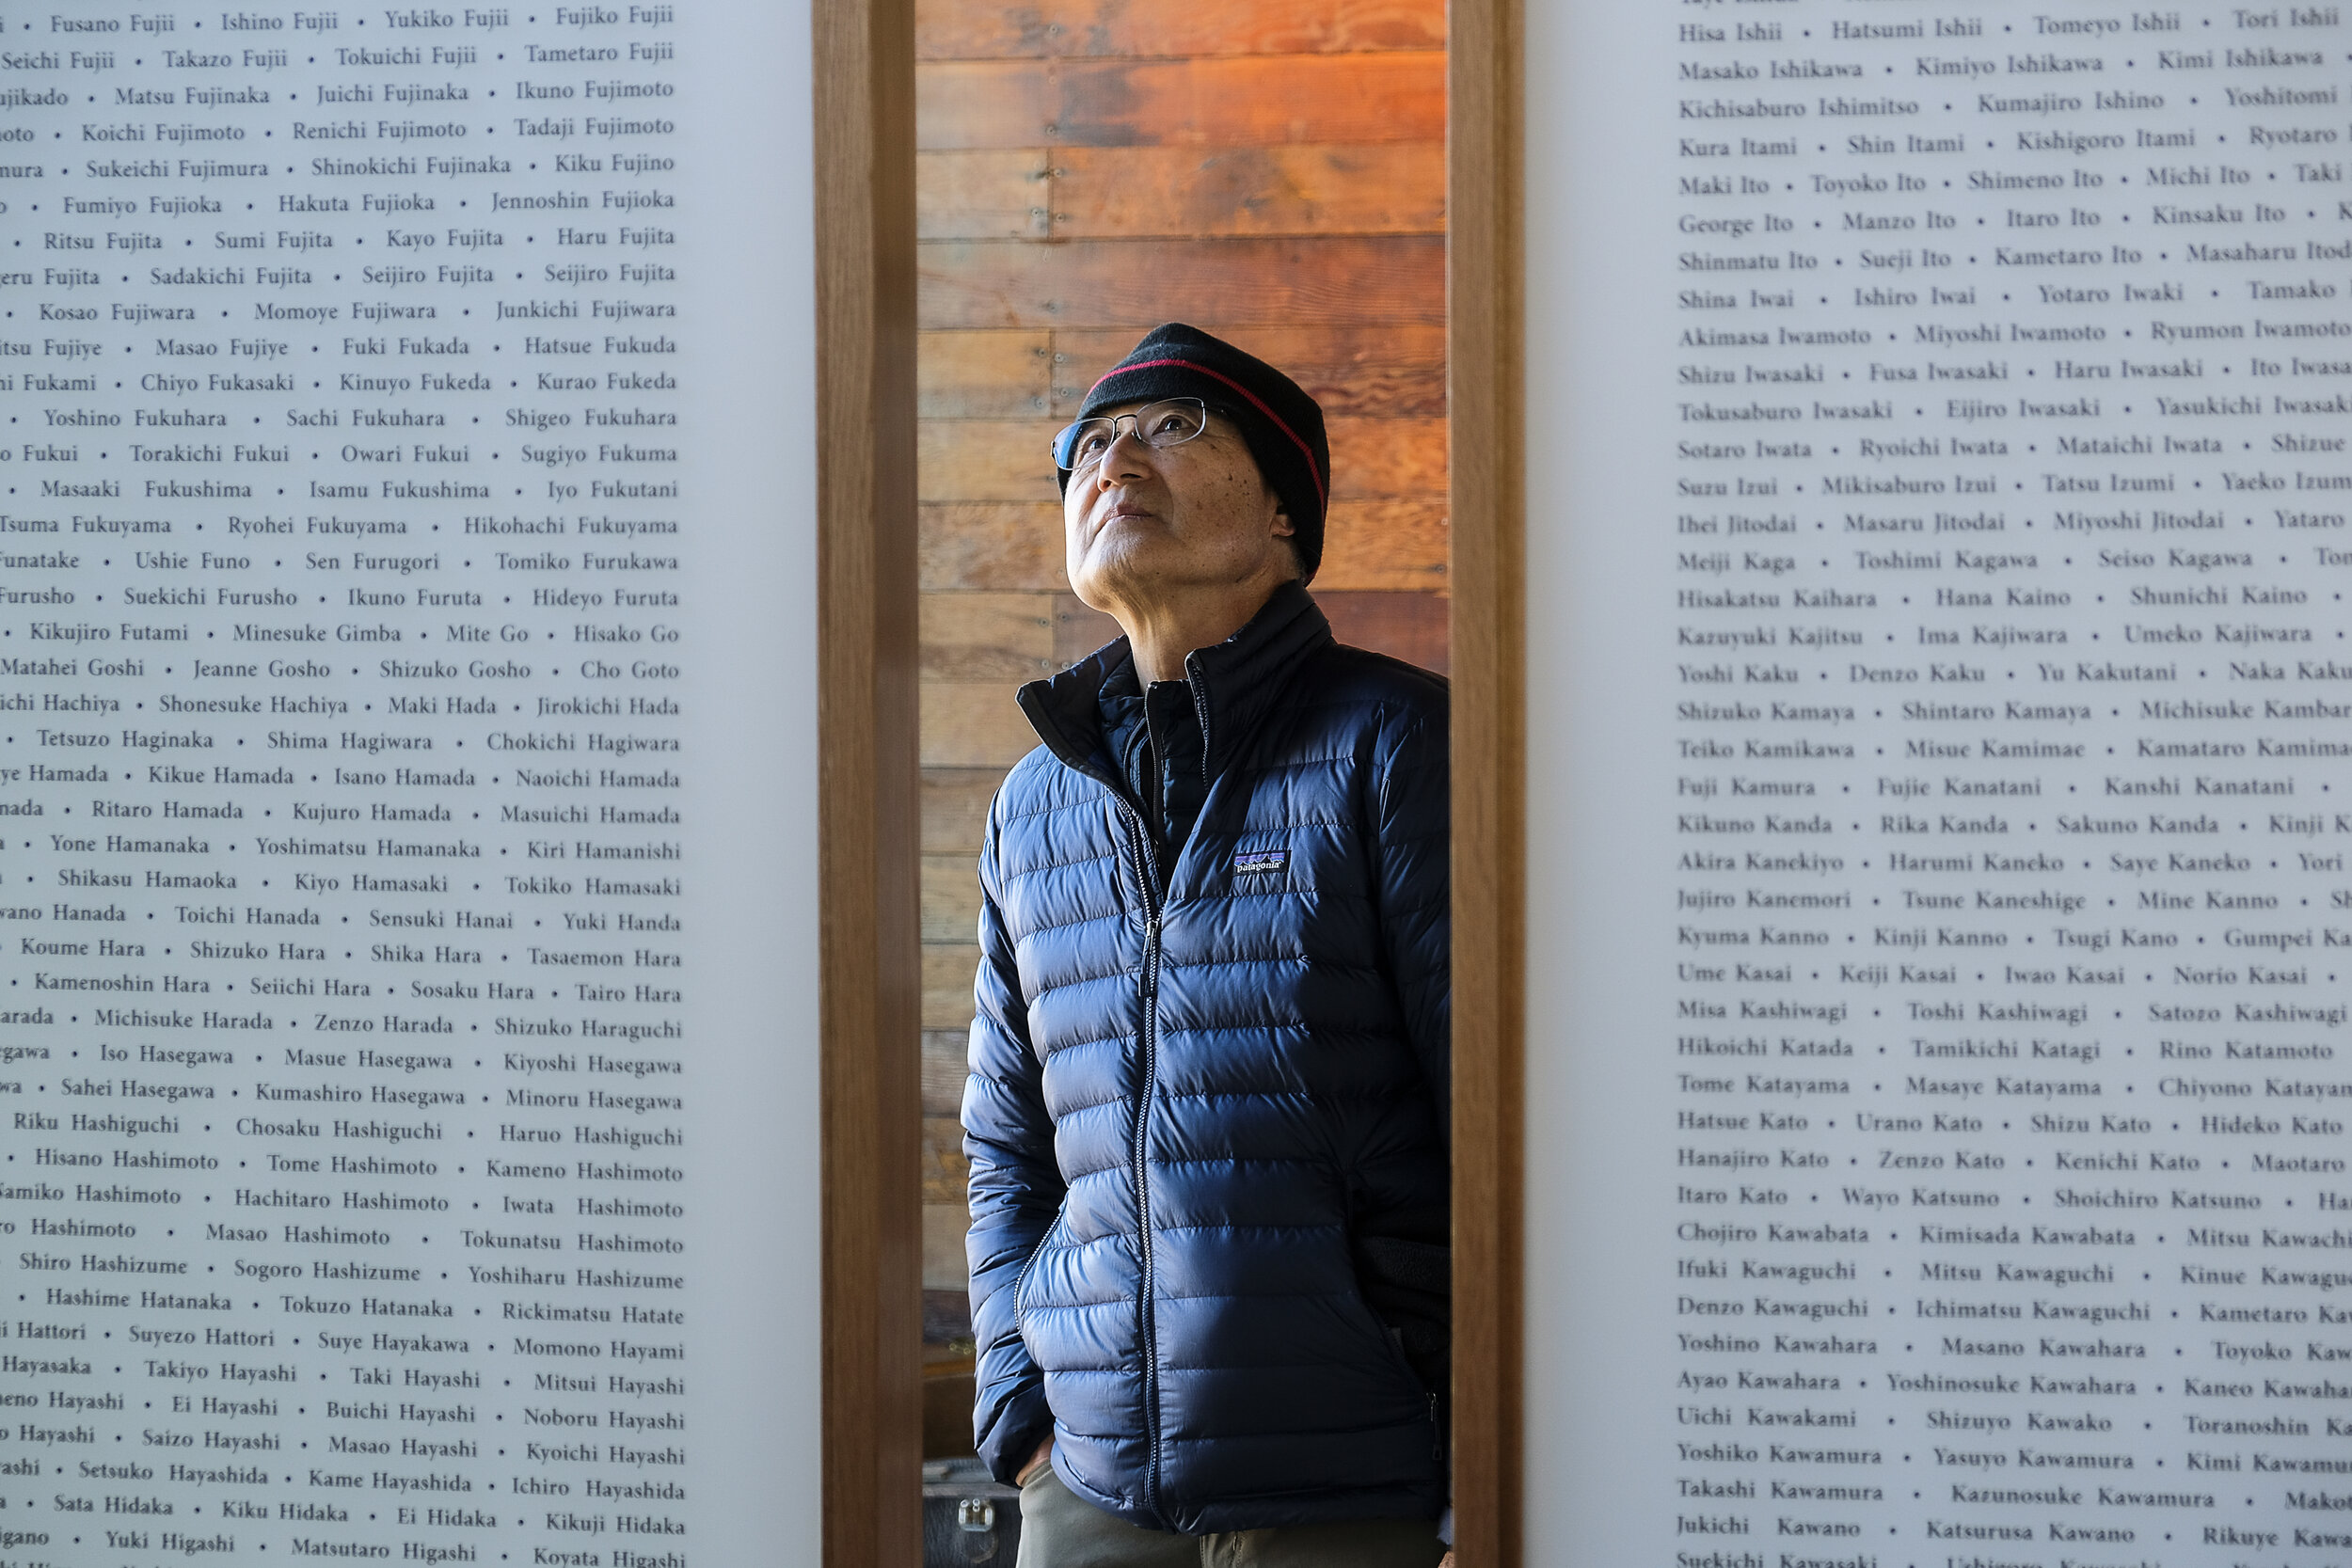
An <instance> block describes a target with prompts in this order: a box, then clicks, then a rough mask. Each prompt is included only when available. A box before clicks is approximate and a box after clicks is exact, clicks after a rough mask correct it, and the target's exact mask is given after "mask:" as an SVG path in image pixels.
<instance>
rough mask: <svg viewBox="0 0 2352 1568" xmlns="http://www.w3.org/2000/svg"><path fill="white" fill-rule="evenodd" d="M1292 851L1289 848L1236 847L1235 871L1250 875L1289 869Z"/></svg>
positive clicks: (1239, 873) (1234, 853)
mask: <svg viewBox="0 0 2352 1568" xmlns="http://www.w3.org/2000/svg"><path fill="white" fill-rule="evenodd" d="M1290 863H1291V852H1290V851H1289V850H1288V849H1236V850H1234V851H1233V872H1234V874H1235V875H1236V876H1248V875H1249V874H1250V873H1252V872H1269V871H1287V870H1289V869H1290Z"/></svg>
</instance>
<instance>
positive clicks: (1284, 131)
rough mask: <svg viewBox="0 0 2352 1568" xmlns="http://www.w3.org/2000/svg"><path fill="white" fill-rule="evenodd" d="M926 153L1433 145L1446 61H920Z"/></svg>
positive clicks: (1433, 55)
mask: <svg viewBox="0 0 2352 1568" xmlns="http://www.w3.org/2000/svg"><path fill="white" fill-rule="evenodd" d="M917 69H918V71H919V79H920V81H921V105H922V107H921V119H920V122H919V124H918V126H917V130H916V135H917V137H918V145H920V146H921V148H922V149H923V150H925V151H927V152H929V151H936V150H945V149H949V148H982V147H996V148H1033V147H1154V146H1184V147H1273V146H1279V145H1280V144H1282V143H1286V142H1438V141H1442V140H1444V138H1445V96H1444V94H1445V55H1443V54H1441V53H1438V52H1437V51H1434V50H1424V51H1420V52H1415V53H1410V54H1406V53H1396V54H1385V55H1237V56H1234V57H1232V58H1227V59H1183V60H1149V59H1140V60H1139V59H1083V60H1067V61H1064V60H1052V61H1045V62H1038V61H1033V60H1007V61H973V60H950V61H940V62H936V63H928V64H925V65H923V66H921V67H919V68H917Z"/></svg>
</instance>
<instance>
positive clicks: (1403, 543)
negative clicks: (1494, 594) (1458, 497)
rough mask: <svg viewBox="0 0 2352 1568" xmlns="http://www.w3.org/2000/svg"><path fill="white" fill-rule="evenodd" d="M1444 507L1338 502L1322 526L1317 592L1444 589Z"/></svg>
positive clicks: (1420, 502)
mask: <svg viewBox="0 0 2352 1568" xmlns="http://www.w3.org/2000/svg"><path fill="white" fill-rule="evenodd" d="M1446 533H1447V529H1446V503H1445V502H1444V501H1442V500H1437V499H1429V500H1379V501H1340V502H1338V503H1336V504H1335V505H1334V506H1333V507H1332V508H1331V515H1330V516H1329V518H1328V519H1327V521H1326V522H1325V524H1324V539H1323V569H1322V570H1321V571H1319V572H1317V573H1316V574H1315V580H1314V588H1315V591H1316V592H1317V593H1319V594H1330V593H1338V592H1341V591H1343V590H1358V591H1363V590H1391V591H1393V590H1422V591H1435V590H1438V589H1442V588H1444V587H1445V586H1446V548H1447V546H1446Z"/></svg>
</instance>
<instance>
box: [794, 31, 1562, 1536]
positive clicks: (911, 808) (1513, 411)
mask: <svg viewBox="0 0 2352 1568" xmlns="http://www.w3.org/2000/svg"><path fill="white" fill-rule="evenodd" d="M813 29H814V43H815V55H816V83H815V100H816V102H815V105H814V112H815V116H816V148H817V167H816V170H815V175H816V182H815V192H816V203H815V209H816V210H815V213H814V214H813V217H814V221H815V223H816V225H817V233H816V238H817V301H816V304H817V340H818V341H817V364H818V400H817V401H818V444H817V445H818V468H817V486H818V563H817V567H818V732H819V733H818V756H819V800H820V813H821V816H820V829H819V831H820V833H821V845H822V847H821V853H820V860H819V869H818V884H819V886H818V895H819V898H820V900H821V908H822V930H823V934H822V938H821V942H822V951H821V963H822V971H823V974H822V981H821V990H822V995H821V997H820V1017H821V1021H822V1022H821V1027H822V1029H823V1036H824V1037H823V1041H822V1046H821V1063H822V1068H821V1076H822V1088H821V1098H822V1104H821V1111H820V1122H821V1135H822V1139H823V1148H822V1151H821V1167H822V1171H823V1191H822V1194H821V1196H820V1203H821V1206H822V1211H823V1242H822V1268H823V1271H824V1273H823V1291H822V1299H823V1304H824V1322H823V1325H822V1331H821V1332H822V1337H823V1369H824V1370H823V1388H824V1393H823V1400H824V1409H823V1413H822V1421H823V1433H824V1475H823V1482H822V1484H823V1506H824V1541H825V1546H824V1554H825V1555H824V1560H825V1562H826V1563H827V1564H828V1565H829V1568H869V1565H870V1568H916V1565H917V1564H919V1562H920V1561H921V1557H922V1551H921V1513H920V1509H919V1506H918V1503H917V1493H916V1477H917V1475H918V1474H919V1468H918V1461H919V1459H920V1456H921V1448H922V1445H921V1434H922V1394H921V1386H920V1354H921V1352H920V1339H921V1329H920V1309H919V1302H920V1295H919V1291H920V1289H921V1279H922V1274H921V1254H922V1207H921V1190H920V1185H919V1180H918V1172H919V1156H920V1147H919V1145H920V1129H921V1115H922V1109H921V1103H922V1102H921V1087H920V1070H919V1069H920V1061H919V1043H918V1042H919V1038H920V1036H919V1029H920V1022H921V995H922V962H921V947H920V928H919V923H918V897H917V877H918V863H917V858H916V857H917V853H918V846H919V844H920V827H921V824H920V819H919V809H918V802H919V794H918V788H917V781H918V758H919V754H920V753H919V749H918V738H919V737H918V713H919V709H918V704H917V689H916V679H917V669H918V630H917V621H916V599H915V583H916V576H915V564H916V563H915V517H916V513H915V488H914V464H913V462H912V461H911V454H912V450H913V446H914V419H915V396H914V352H915V336H914V335H915V283H914V279H915V227H914V4H913V0H815V6H814V16H813ZM1447 29H1448V30H1447V40H1446V45H1447V63H1446V73H1447V130H1446V142H1447V152H1446V181H1447V229H1446V257H1447V265H1446V296H1447V297H1446V305H1447V316H1446V320H1447V327H1446V367H1447V369H1446V376H1447V403H1446V406H1447V410H1448V420H1449V425H1450V432H1449V436H1450V443H1451V444H1450V451H1451V460H1450V463H1449V473H1450V478H1449V482H1448V483H1449V485H1450V491H1451V494H1450V501H1449V510H1450V513H1451V518H1452V545H1451V562H1450V565H1449V569H1448V580H1449V583H1450V585H1451V588H1452V594H1453V597H1452V626H1451V639H1452V657H1453V681H1454V736H1453V759H1454V1409H1455V1445H1454V1456H1455V1457H1454V1466H1455V1513H1456V1536H1455V1539H1456V1541H1457V1543H1458V1558H1459V1561H1460V1563H1461V1565H1462V1568H1518V1563H1519V1558H1520V1537H1521V1529H1520V1510H1521V1508H1522V1506H1523V1499H1524V1492H1525V1488H1524V1486H1523V1483H1522V1478H1521V1474H1520V1465H1521V1461H1520V1441H1519V1438H1520V1410H1521V1395H1520V1385H1521V1370H1520V1369H1521V1354H1520V1336H1521V1319H1522V1310H1521V1295H1522V1291H1521V1284H1520V1250H1521V1249H1520V1226H1521V1213H1522V1204H1521V1196H1520V1187H1521V1170H1522V1162H1521V1150H1522V1148H1523V1121H1524V1113H1523V1109H1522V1108H1523V1105H1524V1101H1525V1097H1524V1092H1523V1084H1524V1073H1523V1070H1522V1046H1523V1015H1524V996H1525V962H1524V949H1525V898H1524V888H1525V874H1524V864H1525V858H1526V857H1525V846H1526V838H1525V829H1524V822H1525V800H1526V787H1525V774H1526V762H1525V757H1526V744H1525V735H1526V730H1525V709H1526V703H1525V681H1524V667H1525V653H1524V648H1525V633H1524V626H1525V611H1524V599H1523V594H1522V592H1521V581H1522V578H1523V576H1524V574H1523V570H1522V562H1523V560H1524V555H1525V551H1524V516H1525V502H1524V486H1523V482H1522V476H1523V456H1522V453H1523V447H1522V440H1523V435H1522V423H1521V420H1520V415H1519V407H1520V388H1521V385H1522V377H1521V357H1522V350H1521V345H1522V342H1523V333H1522V329H1521V314H1520V301H1521V293H1522V291H1521V282H1520V277H1521V266H1522V261H1521V241H1520V199H1519V193H1520V174H1519V170H1520V102H1521V88H1520V79H1519V55H1520V49H1519V37H1520V0H1452V3H1451V5H1450V7H1449V12H1448V19H1447Z"/></svg>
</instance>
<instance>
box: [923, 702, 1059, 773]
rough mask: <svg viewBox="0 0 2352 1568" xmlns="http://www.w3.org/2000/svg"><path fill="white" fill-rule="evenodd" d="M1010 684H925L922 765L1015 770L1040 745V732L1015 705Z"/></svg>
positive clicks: (929, 766)
mask: <svg viewBox="0 0 2352 1568" xmlns="http://www.w3.org/2000/svg"><path fill="white" fill-rule="evenodd" d="M1015 689H1016V688H1015V686H1014V684H1013V683H1012V682H1010V681H1004V682H999V683H996V684H994V685H986V686H983V685H978V684H973V685H955V686H949V685H943V684H941V683H939V682H937V681H925V682H924V683H923V766H924V767H926V768H998V769H1003V768H1010V767H1011V766H1012V765H1013V764H1014V763H1016V762H1019V761H1020V760H1021V759H1022V758H1023V757H1025V756H1027V755H1028V754H1029V752H1031V751H1032V750H1034V749H1035V748H1036V746H1037V732H1036V731H1035V730H1033V729H1031V728H1030V727H1029V721H1028V717H1027V715H1025V714H1024V713H1023V712H1022V711H1021V705H1019V704H1018V703H1016V702H1014V701H1013V699H1012V694H1013V692H1014V690H1015Z"/></svg>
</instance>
